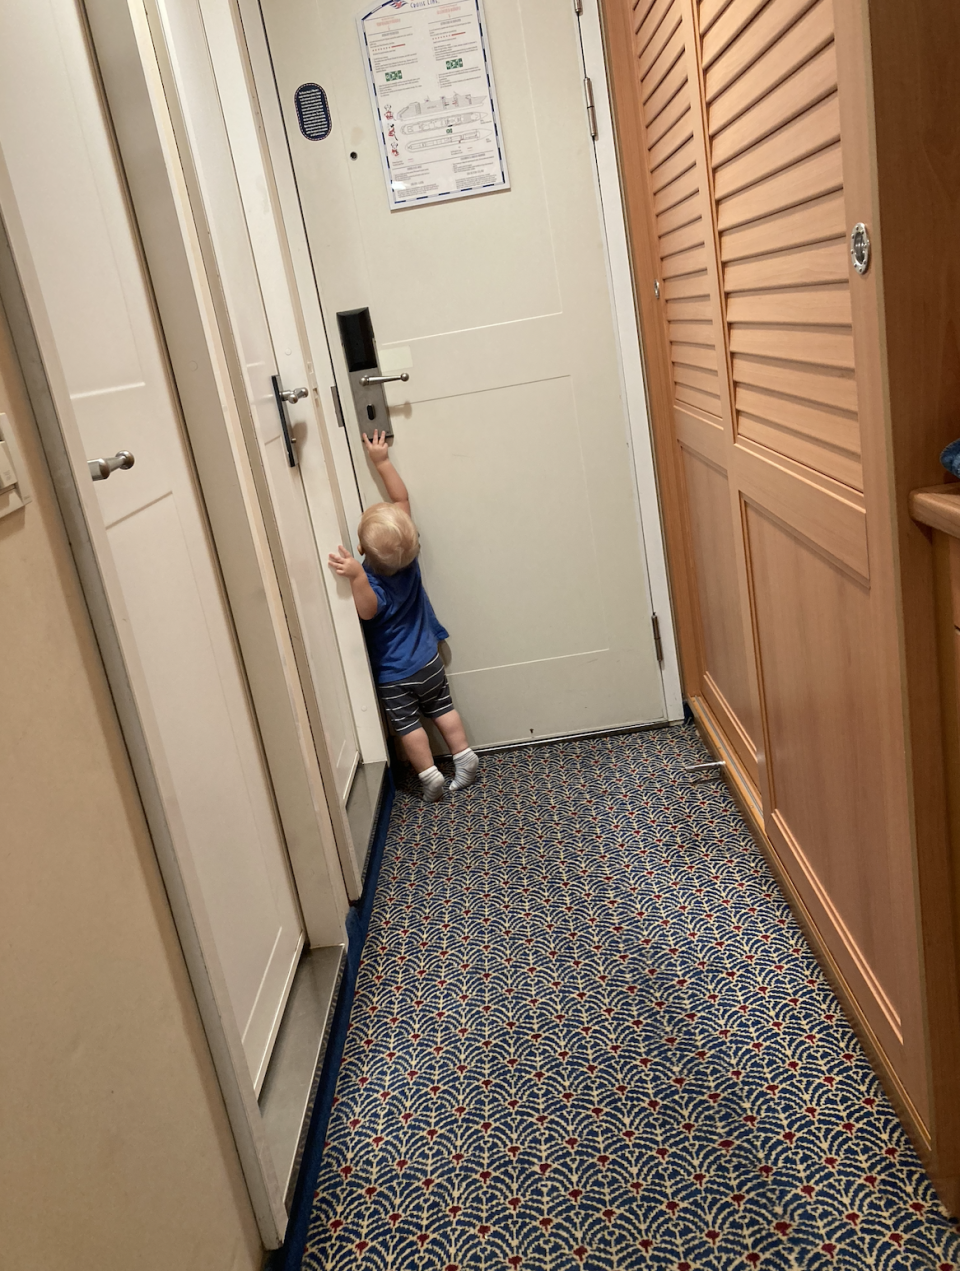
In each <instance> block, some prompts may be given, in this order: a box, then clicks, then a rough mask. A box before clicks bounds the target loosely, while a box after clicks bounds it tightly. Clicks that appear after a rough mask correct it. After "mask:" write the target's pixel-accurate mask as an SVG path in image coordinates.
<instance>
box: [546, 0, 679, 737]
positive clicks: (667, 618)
mask: <svg viewBox="0 0 960 1271" xmlns="http://www.w3.org/2000/svg"><path fill="white" fill-rule="evenodd" d="M570 3H571V4H574V8H577V7H578V6H579V12H578V15H577V16H578V18H579V20H580V43H581V48H582V49H583V64H584V70H585V72H586V74H587V76H588V77H589V79H590V84H591V88H592V90H593V104H594V111H595V119H596V130H597V135H596V137H595V138H594V143H593V152H594V156H595V158H596V164H597V182H598V190H599V196H600V215H601V223H602V225H603V229H604V241H605V248H606V257H607V273H608V285H609V288H610V302H611V306H612V308H613V316H614V324H615V326H616V332H617V350H618V353H619V360H620V374H621V383H622V389H621V391H622V396H623V403H624V409H625V410H626V413H627V420H628V423H629V429H630V443H631V447H630V448H631V454H632V458H633V470H634V475H635V480H636V489H637V518H638V522H639V527H640V538H641V542H642V544H643V552H644V556H645V558H646V562H647V579H648V586H649V589H650V606H651V610H652V612H653V614H654V616H655V617H656V618H657V619H658V626H659V630H660V642H661V647H662V649H663V660H662V662H661V664H660V674H661V678H662V680H663V697H664V702H665V705H666V713H667V720H668V721H669V722H670V723H677V722H679V721H680V720H682V719H683V686H682V684H681V682H680V660H679V652H678V648H677V632H676V621H675V617H674V610H673V597H672V594H671V586H670V572H669V570H668V568H667V550H666V543H665V541H664V527H663V517H662V515H661V505H660V487H659V481H658V476H657V464H656V456H655V453H654V444H653V424H652V420H651V413H650V407H649V398H648V393H647V376H648V368H647V365H646V358H645V356H644V350H643V341H642V338H641V334H640V323H639V317H638V314H637V296H636V288H635V279H634V276H633V265H632V262H631V257H630V245H629V242H628V239H627V215H626V208H625V205H624V198H623V190H622V188H621V174H620V156H619V152H618V148H617V137H616V132H615V126H614V118H613V107H612V105H611V100H610V86H609V81H608V75H609V72H608V68H607V53H606V47H605V42H604V32H603V17H602V14H601V11H600V4H599V0H577V2H576V3H575V0H570Z"/></svg>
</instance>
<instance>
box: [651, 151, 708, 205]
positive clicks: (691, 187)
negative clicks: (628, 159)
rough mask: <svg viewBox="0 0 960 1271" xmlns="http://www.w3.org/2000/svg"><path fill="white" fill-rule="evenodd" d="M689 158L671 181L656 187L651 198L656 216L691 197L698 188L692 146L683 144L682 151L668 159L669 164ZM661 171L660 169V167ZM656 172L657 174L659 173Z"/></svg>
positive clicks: (698, 183) (698, 178)
mask: <svg viewBox="0 0 960 1271" xmlns="http://www.w3.org/2000/svg"><path fill="white" fill-rule="evenodd" d="M680 160H684V161H686V160H689V163H688V166H687V167H684V168H682V169H681V171H680V174H679V175H678V176H675V177H674V178H673V180H672V181H668V182H666V183H665V184H664V185H662V186H661V187H659V188H658V190H657V193H656V194H655V195H654V198H653V210H654V212H655V213H656V215H657V216H660V215H661V214H662V213H663V212H665V211H667V210H668V209H669V208H671V207H675V206H676V205H677V204H678V203H680V202H681V201H684V200H686V199H689V198H691V197H692V196H693V195H694V194H696V193H697V191H698V190H699V189H700V177H699V175H698V173H697V169H696V167H695V166H694V165H695V160H694V154H693V148H692V147H688V146H685V147H684V149H683V151H678V153H677V154H676V155H674V157H673V159H671V160H670V163H671V164H674V162H675V161H677V162H678V163H679V161H680ZM661 173H662V169H661ZM661 173H658V174H657V175H658V176H659V175H661Z"/></svg>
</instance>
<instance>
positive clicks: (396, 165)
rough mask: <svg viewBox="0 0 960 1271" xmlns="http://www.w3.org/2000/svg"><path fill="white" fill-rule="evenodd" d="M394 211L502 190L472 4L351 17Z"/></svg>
mask: <svg viewBox="0 0 960 1271" xmlns="http://www.w3.org/2000/svg"><path fill="white" fill-rule="evenodd" d="M357 26H358V29H359V32H360V43H361V46H362V49H363V58H364V62H365V64H366V70H367V83H368V84H369V86H370V96H371V100H372V102H373V112H374V118H375V119H376V123H377V131H378V133H379V137H380V147H381V157H382V159H383V171H384V175H385V176H386V181H387V194H388V197H389V200H390V207H391V209H392V210H394V209H397V208H403V207H415V206H418V205H420V204H425V203H438V202H440V201H442V200H443V199H460V198H464V197H466V196H468V195H471V194H488V193H489V192H490V191H491V190H503V189H506V188H508V187H509V185H510V181H509V178H508V177H507V165H506V160H505V158H504V153H503V137H502V134H501V131H500V120H499V117H498V115H497V97H496V92H495V90H494V85H493V71H492V69H491V66H490V53H489V50H488V49H487V36H486V28H485V24H484V17H483V8H482V5H481V3H480V0H386V3H384V4H379V5H378V6H377V7H376V8H375V9H371V10H370V11H369V12H367V13H364V14H361V15H360V16H359V17H358V18H357Z"/></svg>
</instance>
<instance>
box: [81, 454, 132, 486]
mask: <svg viewBox="0 0 960 1271" xmlns="http://www.w3.org/2000/svg"><path fill="white" fill-rule="evenodd" d="M134 462H135V460H134V458H133V455H132V454H131V453H130V451H129V450H121V451H119V452H118V453H117V454H115V455H114V456H113V457H112V458H111V459H88V460H87V467H88V468H89V469H90V476H91V477H92V478H93V480H94V481H106V479H107V477H109V475H110V473H111V472H116V470H117V469H118V468H119V469H120V470H121V471H123V472H126V470H127V469H128V468H132V467H133V465H134Z"/></svg>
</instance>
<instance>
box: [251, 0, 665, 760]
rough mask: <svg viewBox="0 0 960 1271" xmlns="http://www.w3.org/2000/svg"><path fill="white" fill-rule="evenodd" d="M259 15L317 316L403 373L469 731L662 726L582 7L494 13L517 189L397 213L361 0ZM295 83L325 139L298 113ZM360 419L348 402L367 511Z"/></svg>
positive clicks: (325, 0)
mask: <svg viewBox="0 0 960 1271" xmlns="http://www.w3.org/2000/svg"><path fill="white" fill-rule="evenodd" d="M263 9H264V16H265V21H266V26H267V34H268V38H269V40H270V44H271V47H272V50H273V55H274V63H275V67H276V71H277V79H278V84H279V88H280V96H281V102H282V107H283V110H284V113H285V118H286V122H287V132H288V137H289V140H290V147H291V152H292V155H293V161H294V167H295V169H296V172H297V177H298V184H299V188H300V195H301V200H302V204H303V211H304V217H305V222H306V226H307V233H308V237H309V239H310V242H311V246H312V249H313V255H314V263H315V266H316V271H317V277H318V282H319V287H320V293H321V300H322V302H323V304H324V308H325V311H326V314H327V320H328V324H329V325H330V326H331V330H332V331H335V330H336V327H335V314H336V312H337V311H338V310H342V309H352V308H357V307H360V306H365V305H366V306H369V308H370V311H371V316H372V318H373V324H374V330H375V333H376V337H377V342H378V347H379V349H380V352H381V359H382V363H383V364H384V365H387V364H388V365H389V368H390V370H391V371H397V370H401V369H406V370H408V371H409V374H410V379H409V382H408V383H406V384H393V385H389V386H388V388H387V400H388V403H389V404H390V406H391V420H392V424H393V427H394V430H395V442H394V447H393V456H394V459H395V461H396V464H397V467H398V468H399V470H400V472H401V473H402V475H403V477H404V478H405V480H406V481H407V484H408V485H409V487H410V492H411V499H412V507H413V515H414V519H415V520H416V521H417V523H418V526H419V528H420V530H421V539H422V544H423V569H424V576H425V579H426V583H427V586H428V589H429V591H430V594H431V598H432V600H433V602H434V606H435V608H436V610H437V614H438V616H439V618H440V620H441V622H443V623H444V625H445V626H446V627H447V628H448V629H449V631H450V633H451V640H450V653H451V661H450V665H449V672H450V680H451V686H452V689H453V693H454V698H455V700H456V702H457V704H458V706H459V707H460V708H461V710H462V713H463V715H464V717H465V720H466V723H467V728H468V732H469V735H470V737H471V740H472V741H473V742H474V744H494V743H498V742H507V741H513V740H523V739H527V740H529V739H530V738H531V737H538V736H549V735H557V734H561V733H568V732H578V731H581V730H588V729H601V728H607V727H614V726H617V725H629V724H639V723H647V722H652V721H654V720H659V719H663V718H664V717H665V714H666V710H665V705H664V695H663V685H662V680H661V676H660V671H659V667H658V663H657V659H656V653H655V649H654V641H653V635H652V628H651V606H650V599H649V591H648V585H647V576H646V566H645V561H644V557H643V546H642V539H641V532H640V525H639V517H638V513H637V505H636V484H635V476H634V471H633V465H632V455H631V450H630V439H629V429H628V424H627V419H626V411H625V407H624V402H623V400H622V376H621V370H620V364H619V355H618V347H617V335H616V329H615V325H614V317H613V310H612V302H611V295H610V290H609V281H608V273H607V261H606V255H605V244H604V236H603V233H604V232H603V224H602V219H601V209H600V203H599V196H598V189H597V175H596V166H595V162H594V156H593V152H592V142H591V138H590V134H589V130H588V127H587V120H586V113H585V109H584V97H583V72H582V65H581V60H580V47H579V34H578V28H577V21H576V16H575V13H574V7H573V5H572V3H571V4H569V5H565V4H561V5H557V4H556V3H555V2H554V0H488V2H487V3H486V4H485V11H486V18H487V28H488V32H489V38H490V48H491V55H492V59H493V70H494V75H495V77H496V83H497V91H498V97H499V107H500V117H501V122H502V125H503V135H504V144H505V148H506V153H507V161H508V164H509V168H510V178H511V189H510V190H509V191H503V192H498V193H492V194H487V195H480V196H475V197H471V198H465V199H460V200H454V201H450V202H447V203H443V204H436V205H430V206H424V207H415V208H409V209H404V210H401V211H396V212H390V210H389V208H388V204H387V197H386V192H385V189H384V180H383V173H382V168H381V164H380V157H379V154H378V151H377V146H376V136H375V129H374V120H373V112H372V108H371V104H370V100H369V95H368V91H367V85H366V80H365V76H364V69H363V62H362V58H361V54H360V48H359V42H358V39H357V33H356V25H355V16H356V7H355V6H354V5H352V4H346V3H340V2H338V0H319V3H312V2H311V0H283V2H282V3H281V2H280V0H267V2H266V3H265V4H264V5H263ZM306 82H316V83H320V84H322V85H323V87H324V88H325V90H326V92H327V95H328V99H329V102H330V109H331V117H332V120H333V131H332V133H331V135H330V137H329V138H327V139H326V140H324V141H320V142H316V141H309V140H307V139H306V138H305V137H304V136H303V135H302V134H301V133H300V131H299V128H298V125H297V120H296V114H295V110H294V104H293V102H294V94H295V92H296V89H297V87H298V86H299V85H300V84H301V83H306ZM351 155H353V156H355V157H351ZM332 343H334V345H335V347H334V360H335V363H336V364H337V365H338V369H339V371H342V370H343V361H342V356H341V351H340V349H339V347H336V343H337V342H336V341H335V340H334V341H332ZM345 388H346V378H345V377H344V379H343V386H342V391H341V395H342V396H343V398H344V405H345V408H347V409H348V410H349V408H350V405H351V403H350V402H349V400H348V399H349V393H348V392H346V391H343V390H344V389H345ZM358 433H359V428H358V426H357V422H356V420H355V418H354V417H353V416H352V412H351V419H350V439H351V444H352V445H353V448H354V454H355V457H356V464H357V468H358V472H359V474H360V479H361V486H362V490H363V494H364V497H365V500H366V501H368V502H371V501H375V500H377V499H379V498H381V497H382V494H381V493H380V492H379V490H378V488H377V486H376V484H375V482H374V481H373V479H372V475H371V474H370V471H369V468H368V466H367V465H366V463H365V461H364V459H363V456H362V453H361V448H360V445H359V438H358Z"/></svg>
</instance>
